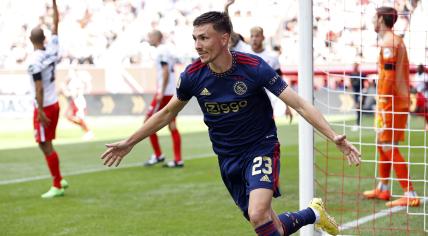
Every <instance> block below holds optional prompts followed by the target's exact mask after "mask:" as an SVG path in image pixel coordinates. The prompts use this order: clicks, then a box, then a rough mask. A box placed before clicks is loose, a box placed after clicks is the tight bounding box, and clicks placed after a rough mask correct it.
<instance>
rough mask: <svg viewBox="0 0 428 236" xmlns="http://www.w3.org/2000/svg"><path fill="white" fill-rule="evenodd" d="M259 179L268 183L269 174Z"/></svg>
mask: <svg viewBox="0 0 428 236" xmlns="http://www.w3.org/2000/svg"><path fill="white" fill-rule="evenodd" d="M260 181H262V182H269V183H270V179H269V176H267V175H263V177H261V178H260Z"/></svg>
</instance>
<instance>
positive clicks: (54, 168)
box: [45, 151, 62, 188]
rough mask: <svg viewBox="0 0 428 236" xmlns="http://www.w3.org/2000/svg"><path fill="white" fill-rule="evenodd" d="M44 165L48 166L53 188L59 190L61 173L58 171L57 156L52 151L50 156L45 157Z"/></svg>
mask: <svg viewBox="0 0 428 236" xmlns="http://www.w3.org/2000/svg"><path fill="white" fill-rule="evenodd" d="M45 159H46V163H47V164H48V167H49V171H50V172H51V176H52V178H53V186H54V187H57V188H61V180H62V176H61V171H60V169H59V158H58V154H57V153H56V152H55V151H53V152H52V153H51V154H50V155H48V156H45Z"/></svg>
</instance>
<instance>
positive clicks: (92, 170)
mask: <svg viewBox="0 0 428 236" xmlns="http://www.w3.org/2000/svg"><path fill="white" fill-rule="evenodd" d="M212 156H215V154H211V153H205V154H200V155H195V156H190V157H187V158H186V160H192V159H201V158H208V157H212ZM137 166H141V167H142V166H143V164H142V163H129V164H123V165H120V166H119V167H110V168H109V167H107V166H104V165H102V166H101V167H97V168H90V169H85V170H80V171H71V172H64V174H63V175H64V176H74V175H82V174H90V173H96V172H102V171H110V170H117V169H124V168H131V167H137ZM50 178H52V177H51V176H50V175H39V176H32V177H26V178H19V179H9V180H0V186H1V185H8V184H17V183H26V182H31V181H36V180H42V179H50Z"/></svg>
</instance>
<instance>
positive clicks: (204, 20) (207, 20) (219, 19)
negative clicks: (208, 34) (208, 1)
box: [193, 11, 233, 34]
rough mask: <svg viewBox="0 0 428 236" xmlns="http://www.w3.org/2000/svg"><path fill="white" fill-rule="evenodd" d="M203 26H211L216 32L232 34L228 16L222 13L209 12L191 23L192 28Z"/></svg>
mask: <svg viewBox="0 0 428 236" xmlns="http://www.w3.org/2000/svg"><path fill="white" fill-rule="evenodd" d="M205 24H213V28H214V29H215V30H216V31H218V32H224V33H229V34H230V33H232V31H233V26H232V22H231V21H230V18H229V16H228V15H227V14H226V13H224V12H218V11H209V12H206V13H204V14H202V15H200V16H198V17H196V19H195V20H194V21H193V26H201V25H205Z"/></svg>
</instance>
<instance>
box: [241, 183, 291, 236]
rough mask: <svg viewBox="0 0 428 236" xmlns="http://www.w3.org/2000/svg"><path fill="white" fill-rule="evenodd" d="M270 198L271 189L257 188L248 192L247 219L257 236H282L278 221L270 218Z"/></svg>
mask: <svg viewBox="0 0 428 236" xmlns="http://www.w3.org/2000/svg"><path fill="white" fill-rule="evenodd" d="M272 197H273V191H272V190H271V189H264V188H259V189H254V190H252V191H251V192H250V197H249V204H248V217H249V219H250V223H251V225H252V226H253V228H254V230H255V231H256V234H257V235H263V236H264V235H266V236H279V235H284V230H283V228H282V226H281V224H279V222H278V221H279V219H278V218H274V217H273V216H272V212H273V210H272V207H271V203H272ZM278 226H279V227H278Z"/></svg>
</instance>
